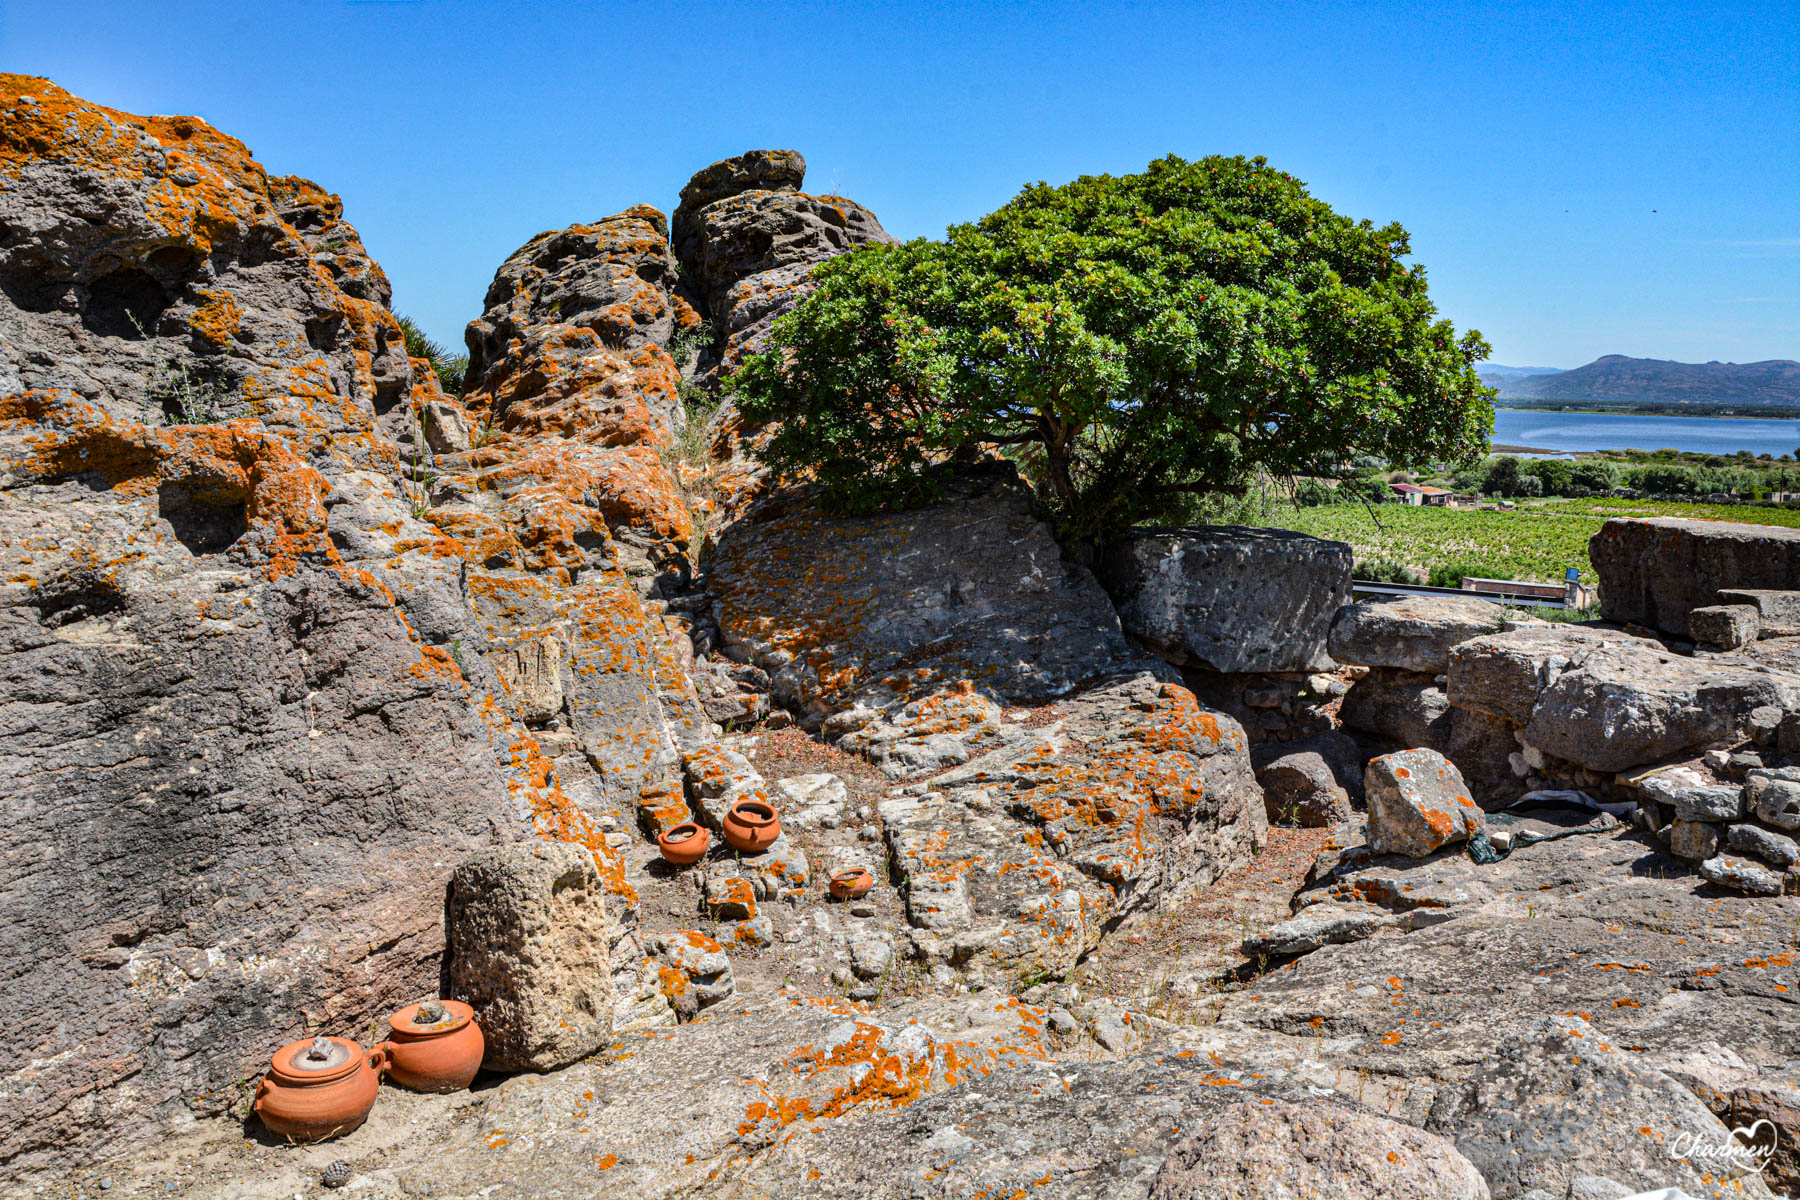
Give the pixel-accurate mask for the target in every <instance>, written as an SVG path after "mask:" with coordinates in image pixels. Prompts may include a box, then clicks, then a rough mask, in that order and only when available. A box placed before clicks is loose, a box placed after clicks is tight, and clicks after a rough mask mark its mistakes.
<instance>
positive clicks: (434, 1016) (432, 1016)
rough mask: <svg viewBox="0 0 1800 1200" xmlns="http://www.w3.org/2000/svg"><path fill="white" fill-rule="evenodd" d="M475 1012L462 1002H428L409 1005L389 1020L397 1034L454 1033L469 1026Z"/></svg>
mask: <svg viewBox="0 0 1800 1200" xmlns="http://www.w3.org/2000/svg"><path fill="white" fill-rule="evenodd" d="M474 1016H475V1010H474V1009H472V1008H470V1007H469V1006H468V1005H467V1004H464V1003H463V1002H462V1001H461V1000H427V1001H425V1002H424V1003H422V1004H409V1005H407V1006H406V1007H405V1008H403V1009H401V1010H400V1011H399V1012H397V1013H395V1014H394V1015H393V1016H391V1017H389V1018H388V1024H389V1025H391V1026H393V1028H394V1032H395V1033H419V1034H438V1033H454V1032H456V1031H457V1030H458V1029H461V1028H462V1027H463V1026H464V1025H467V1024H468V1023H469V1022H470V1020H472V1019H473V1018H474Z"/></svg>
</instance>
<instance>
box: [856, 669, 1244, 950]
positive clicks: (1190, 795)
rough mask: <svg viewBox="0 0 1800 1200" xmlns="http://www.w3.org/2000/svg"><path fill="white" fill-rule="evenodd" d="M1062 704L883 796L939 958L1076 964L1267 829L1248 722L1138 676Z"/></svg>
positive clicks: (1237, 862) (924, 928) (1188, 890)
mask: <svg viewBox="0 0 1800 1200" xmlns="http://www.w3.org/2000/svg"><path fill="white" fill-rule="evenodd" d="M1054 711H1055V714H1056V720H1055V721H1054V723H1052V724H1050V725H1046V726H1042V727H1040V728H1038V729H1035V730H1020V731H1018V734H1017V735H1016V736H1013V737H1009V738H1006V739H1002V740H998V741H997V743H996V745H995V747H994V748H993V749H991V750H989V751H988V752H987V753H985V754H982V755H980V756H978V757H974V758H971V759H970V760H969V761H968V762H966V763H964V764H963V765H962V766H960V767H956V768H954V769H952V770H950V771H946V772H944V773H942V774H940V775H937V776H935V777H934V778H932V779H930V780H928V781H926V782H924V783H915V784H909V785H906V786H904V787H901V788H899V789H896V790H895V791H894V792H893V793H891V794H890V795H889V797H888V799H886V800H883V801H882V802H881V804H880V805H879V806H878V811H879V812H880V814H881V820H882V826H883V829H884V832H885V834H886V837H887V843H888V849H889V852H890V854H891V855H892V856H893V858H894V860H895V862H896V863H898V864H899V867H900V870H901V871H902V873H903V874H904V875H905V878H906V887H905V899H906V915H907V921H908V923H909V924H910V925H911V926H912V940H913V943H914V945H915V947H916V948H917V952H918V953H919V955H921V956H922V957H923V958H924V959H925V960H926V961H927V962H928V963H931V964H934V965H937V966H942V967H945V968H949V967H952V966H955V967H958V968H966V969H969V970H973V971H975V972H976V973H978V974H980V975H983V976H985V977H987V978H989V979H990V980H991V979H993V978H994V976H995V975H996V974H998V975H1000V976H1001V977H1002V978H1006V977H1011V978H1018V977H1023V976H1029V975H1033V974H1039V973H1044V974H1049V975H1052V976H1058V977H1060V976H1061V975H1063V974H1065V973H1067V971H1068V970H1069V969H1070V968H1072V967H1073V966H1074V965H1075V962H1076V960H1077V959H1078V958H1080V956H1081V955H1082V954H1083V953H1084V952H1085V951H1087V950H1089V949H1092V948H1093V947H1094V946H1095V945H1097V944H1098V943H1099V940H1100V938H1101V936H1102V934H1103V932H1104V931H1105V929H1106V927H1107V924H1108V922H1109V921H1112V920H1115V919H1117V918H1119V917H1123V916H1125V915H1128V914H1130V913H1132V912H1137V911H1158V910H1163V909H1167V908H1168V907H1170V906H1172V905H1175V904H1178V903H1180V901H1181V900H1182V899H1183V898H1185V897H1189V896H1192V895H1193V894H1194V893H1195V892H1196V891H1197V890H1198V889H1200V888H1203V887H1205V886H1207V885H1209V884H1211V883H1213V882H1214V881H1216V880H1218V879H1219V878H1221V877H1222V876H1224V875H1225V874H1227V873H1228V872H1230V871H1232V870H1233V869H1235V868H1237V867H1238V866H1241V865H1242V864H1244V863H1246V862H1248V861H1249V859H1250V858H1251V857H1252V856H1253V855H1254V854H1255V853H1256V852H1257V851H1258V850H1259V849H1261V847H1262V845H1263V844H1264V841H1265V840H1266V836H1267V828H1268V819H1267V815H1266V813H1265V811H1264V802H1263V798H1262V793H1261V790H1260V789H1259V788H1258V787H1257V785H1256V781H1255V778H1254V776H1253V775H1252V774H1251V771H1250V763H1249V755H1248V753H1247V749H1248V748H1247V746H1246V744H1245V739H1244V734H1243V731H1242V729H1240V728H1239V727H1238V726H1237V723H1236V722H1234V721H1232V720H1231V718H1229V717H1226V716H1223V715H1222V714H1218V713H1213V712H1209V711H1207V710H1205V709H1204V708H1202V707H1201V706H1200V705H1199V704H1198V702H1197V701H1196V700H1195V699H1194V696H1193V693H1191V692H1189V691H1188V690H1187V689H1186V688H1183V687H1180V686H1178V685H1175V684H1168V683H1162V682H1160V681H1158V680H1157V679H1156V678H1155V676H1153V675H1150V674H1147V673H1146V674H1139V675H1132V676H1124V677H1119V678H1115V679H1113V680H1108V681H1103V682H1102V683H1100V684H1098V685H1096V686H1095V687H1093V688H1091V689H1088V690H1086V691H1083V692H1081V693H1078V694H1077V695H1075V696H1072V697H1069V698H1068V699H1066V700H1063V701H1059V702H1058V703H1057V705H1056V706H1055V710H1054Z"/></svg>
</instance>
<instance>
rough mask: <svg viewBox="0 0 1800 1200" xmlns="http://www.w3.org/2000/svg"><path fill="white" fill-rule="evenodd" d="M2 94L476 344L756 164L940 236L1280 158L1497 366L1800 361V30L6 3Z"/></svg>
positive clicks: (1586, 7) (1682, 18)
mask: <svg viewBox="0 0 1800 1200" xmlns="http://www.w3.org/2000/svg"><path fill="white" fill-rule="evenodd" d="M0 67H3V68H4V69H6V70H13V71H24V72H28V73H31V74H39V75H47V76H49V77H50V78H52V79H54V80H56V81H57V82H58V83H60V84H62V85H63V86H65V87H67V88H68V89H69V90H71V91H73V92H75V93H76V94H78V95H81V96H84V97H87V98H89V99H91V100H94V101H97V102H99V103H102V104H106V105H109V106H112V107H115V108H122V109H125V110H127V111H132V112H161V113H169V112H184V113H197V114H199V115H200V116H203V117H205V118H206V119H207V120H209V121H211V122H212V123H213V124H214V125H216V126H218V127H219V128H220V129H222V130H224V131H225V132H227V133H230V134H233V135H235V136H237V137H239V138H242V139H243V140H244V141H245V142H247V143H248V144H249V145H250V146H251V148H252V149H254V150H255V151H256V154H257V157H258V158H259V159H260V160H261V161H262V162H263V163H264V164H265V165H267V166H268V167H269V168H270V169H271V170H272V171H275V172H278V173H293V174H300V175H306V176H309V177H311V178H313V179H316V180H318V181H319V182H320V183H322V184H324V185H325V186H326V187H328V188H330V189H331V190H333V191H336V192H339V193H340V194H342V195H343V197H344V203H345V209H346V215H347V216H348V217H349V218H350V220H351V221H352V222H354V223H355V224H356V225H357V227H358V228H359V229H361V231H362V233H363V236H364V240H365V241H366V242H367V243H368V246H369V248H370V250H371V251H372V252H373V253H374V255H375V256H376V257H377V258H378V259H379V260H380V261H381V263H382V264H383V265H384V266H385V267H386V269H387V271H388V274H389V275H390V276H391V277H392V279H393V281H394V303H395V307H396V308H397V309H399V310H400V311H403V312H407V313H410V314H412V315H413V316H415V317H416V318H417V319H418V320H419V321H420V322H421V324H423V325H424V326H425V327H426V329H427V330H428V332H430V333H431V334H432V335H433V336H435V337H438V338H439V339H441V340H444V341H447V342H453V343H460V341H461V334H462V327H463V325H464V324H465V323H466V322H467V321H468V320H470V319H471V318H473V317H474V316H476V315H477V314H478V312H479V309H480V305H481V297H482V294H483V292H484V291H485V289H486V287H487V283H488V281H489V279H490V278H491V277H492V275H493V272H494V268H495V267H497V266H498V265H499V264H500V262H501V261H502V260H503V259H505V257H506V256H507V255H508V254H509V253H511V251H512V250H514V249H515V248H516V247H517V246H519V245H520V244H521V243H522V242H523V241H525V239H527V238H529V237H530V236H531V235H532V234H534V233H536V232H538V231H540V230H543V229H548V228H553V227H558V226H562V225H567V224H569V223H571V222H574V221H581V220H592V219H594V218H596V217H599V216H604V215H606V214H608V213H612V212H617V211H619V210H620V209H623V208H626V207H628V206H630V205H632V204H636V203H641V202H649V203H652V204H655V205H656V206H657V207H659V208H662V209H664V210H665V211H668V210H670V209H672V208H673V206H674V203H675V198H676V194H677V193H678V192H679V190H680V188H681V185H682V184H683V183H684V182H685V181H686V180H687V178H688V176H689V175H691V174H692V173H693V172H694V171H696V170H698V169H699V168H700V167H702V166H705V165H706V164H707V163H710V162H713V161H714V160H716V159H719V158H723V157H726V156H728V155H731V154H735V153H738V152H740V151H743V150H746V149H750V148H753V147H791V148H795V149H798V150H800V151H801V152H802V153H804V154H805V156H806V159H807V162H808V165H809V171H808V177H807V184H806V186H807V190H809V191H831V192H838V193H842V194H844V195H847V196H850V197H852V198H854V199H856V200H858V201H861V202H862V203H864V204H866V205H868V206H869V207H870V208H871V209H873V210H874V211H875V213H876V214H877V215H878V216H879V217H880V218H881V220H882V222H883V224H884V225H885V226H886V227H887V229H888V230H889V232H891V233H894V234H895V235H897V236H900V237H917V236H935V235H937V234H939V233H941V232H942V230H943V228H944V226H945V225H947V224H949V223H952V222H956V221H962V220H969V219H973V218H975V217H978V216H980V215H982V214H983V213H985V212H988V211H989V210H991V209H993V208H995V207H996V206H998V205H1000V204H1002V203H1004V202H1005V201H1006V200H1007V199H1008V198H1009V197H1011V196H1012V195H1013V194H1014V193H1015V192H1016V191H1017V190H1018V188H1019V187H1020V186H1021V185H1022V184H1024V183H1026V182H1029V181H1032V180H1038V179H1045V180H1049V181H1051V182H1061V181H1064V180H1067V179H1070V178H1073V177H1074V176H1076V175H1080V174H1087V173H1095V172H1103V171H1104V172H1124V171H1131V170H1134V169H1138V168H1141V167H1142V166H1143V165H1144V163H1146V162H1147V161H1149V160H1150V159H1152V158H1155V157H1158V156H1161V155H1163V154H1168V153H1175V154H1180V155H1182V156H1184V157H1195V156H1199V155H1204V154H1211V153H1241V154H1262V155H1265V156H1267V157H1268V158H1269V160H1270V161H1271V162H1273V163H1274V164H1276V165H1277V166H1279V167H1281V168H1283V169H1285V170H1288V171H1291V172H1292V173H1293V174H1295V175H1297V176H1299V177H1300V178H1301V179H1303V180H1305V181H1307V183H1308V184H1309V185H1310V187H1311V188H1312V190H1313V192H1314V194H1315V195H1318V196H1320V197H1321V198H1323V199H1325V200H1326V201H1328V202H1329V203H1331V204H1332V205H1333V206H1334V207H1336V208H1337V209H1339V211H1342V212H1346V213H1349V214H1352V215H1355V216H1359V217H1360V216H1366V217H1369V218H1371V219H1373V220H1375V221H1376V222H1377V223H1381V222H1385V221H1388V220H1398V221H1400V222H1401V223H1402V224H1404V225H1405V226H1406V227H1407V229H1408V230H1410V231H1411V233H1412V235H1413V249H1414V252H1415V254H1416V256H1417V258H1418V260H1419V261H1420V262H1422V263H1424V264H1425V265H1426V266H1427V267H1428V268H1429V271H1430V280H1431V287H1432V293H1433V295H1434V297H1435V298H1436V299H1437V301H1438V304H1439V307H1440V308H1441V309H1442V310H1443V311H1444V312H1445V313H1446V314H1447V315H1448V316H1450V317H1451V319H1452V320H1454V321H1455V322H1456V323H1457V325H1458V326H1459V327H1469V326H1473V327H1475V328H1478V329H1480V330H1481V331H1482V332H1483V333H1485V334H1486V335H1487V337H1488V339H1489V340H1490V341H1491V342H1492V343H1493V345H1494V357H1495V359H1496V360H1498V361H1501V362H1505V363H1511V364H1516V365H1550V366H1562V367H1571V366H1576V365H1579V364H1581V363H1583V362H1586V361H1589V360H1590V359H1593V358H1595V357H1597V356H1598V355H1600V354H1605V353H1620V354H1632V355H1641V356H1648V357H1656V358H1676V359H1683V360H1688V361H1704V360H1707V359H1714V358H1717V359H1725V360H1732V361H1739V362H1744V361H1751V360H1755V359H1763V358H1800V5H1797V4H1795V3H1793V0H1786V2H1784V3H1771V4H1755V3H1741V4H1723V5H1709V4H1704V3H1684V4H1618V5H1607V4H1584V3H1579V2H1577V0H1564V2H1563V3H1557V4H1544V5H1531V4H1458V3H1454V2H1450V0H1444V2H1440V3H1419V4H1411V3H1396V4H1386V5H1372V4H1347V3H1343V4H1328V3H1315V4H1300V3H1283V2H1281V0H1263V2H1261V3H1246V4H1188V5H1160V4H1115V5H1105V6H1102V5H1058V4H1004V3H966V4H938V5H932V4H922V3H921V4H892V5H889V4H861V3H850V2H839V3H829V4H827V3H819V4H791V3H777V2H773V0H763V2H745V3H737V4H702V3H691V4H661V3H650V2H644V3H630V4H625V3H607V4H600V3H590V4H520V3H505V2H502V0H486V2H480V3H460V2H449V0H377V2H360V3H358V2H351V3H343V2H335V0H321V2H318V3H306V4H298V3H274V2H267V0H258V2H255V3H247V2H244V3H171V2H164V0H132V2H130V3H119V4H110V3H85V2H82V0H4V3H3V4H0Z"/></svg>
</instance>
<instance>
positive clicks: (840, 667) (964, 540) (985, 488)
mask: <svg viewBox="0 0 1800 1200" xmlns="http://www.w3.org/2000/svg"><path fill="white" fill-rule="evenodd" d="M710 582H711V587H712V590H713V593H714V594H715V595H716V596H717V597H718V613H719V627H720V630H721V633H722V635H723V638H724V642H725V646H726V648H727V650H729V651H731V652H734V653H737V654H739V655H741V656H744V657H748V658H750V659H752V660H754V661H755V662H756V663H758V664H759V665H761V666H763V667H764V668H765V669H766V670H767V671H768V672H769V674H770V676H771V677H772V689H773V694H774V696H775V698H776V700H778V701H779V702H781V703H783V704H785V705H788V706H790V707H792V708H793V709H795V710H796V711H798V712H801V713H805V714H809V715H811V716H812V717H813V718H815V719H818V718H823V717H826V716H829V715H830V714H832V713H835V712H838V711H840V710H844V709H847V708H849V707H850V706H851V705H852V704H854V703H855V702H857V701H858V700H859V699H863V698H866V697H868V696H871V695H873V696H877V697H879V702H880V703H881V704H884V705H885V704H886V703H887V702H889V701H891V700H894V699H908V698H912V697H923V696H926V695H929V694H931V693H932V692H934V691H936V690H938V689H940V688H942V687H944V686H945V685H947V684H958V683H978V684H979V685H980V686H981V688H982V689H984V690H985V691H986V692H989V693H992V694H996V695H998V696H1000V697H1003V698H1008V699H1012V698H1023V699H1037V698H1045V697H1050V696H1057V695H1062V694H1065V693H1067V692H1069V691H1071V690H1073V689H1074V688H1075V687H1076V686H1077V685H1079V684H1080V683H1082V682H1083V681H1085V680H1089V679H1093V678H1096V677H1098V676H1102V675H1106V674H1109V673H1112V672H1116V671H1119V670H1122V669H1125V668H1127V667H1137V666H1141V665H1144V664H1145V662H1146V659H1145V658H1144V656H1143V655H1142V654H1141V653H1139V652H1137V651H1134V650H1133V649H1132V648H1131V646H1130V645H1129V644H1128V643H1127V642H1126V640H1125V636H1124V634H1123V633H1122V632H1121V630H1120V629H1119V619H1118V617H1117V615H1116V614H1115V613H1114V612H1113V608H1112V605H1111V604H1110V603H1109V602H1108V601H1107V598H1106V593H1105V592H1103V591H1101V590H1100V587H1099V585H1098V584H1097V583H1095V581H1094V577H1093V575H1092V573H1090V572H1089V571H1088V570H1087V569H1086V568H1084V567H1081V566H1077V565H1074V564H1071V563H1070V562H1068V561H1067V560H1066V559H1064V557H1063V555H1062V550H1061V548H1060V547H1059V546H1058V545H1057V543H1056V539H1055V537H1054V536H1052V532H1051V530H1050V527H1049V526H1048V525H1047V524H1045V523H1044V522H1043V521H1042V520H1040V519H1039V518H1038V517H1037V516H1036V515H1035V514H1034V513H1033V512H1032V509H1031V502H1030V496H1029V494H1028V493H1027V491H1026V489H1025V488H1024V487H1023V485H1021V484H1020V483H1018V482H1017V479H1016V477H1014V476H1012V473H1011V470H1010V468H1007V469H1006V470H1005V471H1004V472H1000V471H990V472H987V473H977V474H973V475H970V476H968V477H965V478H963V479H960V480H957V481H955V482H954V483H953V484H952V486H951V487H950V488H949V494H948V495H947V496H946V498H945V499H944V500H943V501H942V502H940V503H937V504H934V505H930V506H928V507H925V508H919V509H909V510H907V511H904V512H894V513H883V514H880V515H877V516H870V517H834V516H828V515H826V514H824V513H822V512H820V511H819V510H818V509H817V508H816V507H814V506H813V505H811V504H810V503H808V502H807V501H806V500H805V498H804V497H795V498H779V497H778V498H774V499H771V500H770V501H768V502H765V504H764V506H763V507H762V508H760V509H758V510H757V511H756V512H754V513H752V514H751V515H750V516H748V517H746V518H745V519H743V520H740V521H737V522H735V523H733V524H731V525H730V526H728V527H727V528H726V529H724V530H723V531H722V532H721V533H720V535H719V543H718V549H717V552H716V553H715V555H714V557H713V560H712V568H711V580H710ZM871 715H872V714H871ZM965 715H967V714H965ZM865 720H866V718H865Z"/></svg>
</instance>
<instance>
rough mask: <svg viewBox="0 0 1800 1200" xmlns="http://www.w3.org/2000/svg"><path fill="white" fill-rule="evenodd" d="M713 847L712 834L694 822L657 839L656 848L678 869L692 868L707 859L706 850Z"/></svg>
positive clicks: (676, 828) (680, 826)
mask: <svg viewBox="0 0 1800 1200" xmlns="http://www.w3.org/2000/svg"><path fill="white" fill-rule="evenodd" d="M710 845H712V834H710V833H708V832H706V830H704V829H702V828H700V826H698V825H696V824H694V823H693V822H692V821H688V822H687V823H685V824H682V825H677V826H676V827H675V828H673V829H671V830H669V832H667V833H665V834H663V835H662V836H661V837H659V838H657V839H656V848H657V849H658V850H661V851H662V856H663V858H664V859H666V860H667V861H669V862H672V863H674V864H675V865H676V866H678V867H690V866H692V865H694V864H695V863H697V862H699V861H700V860H701V859H702V858H704V857H706V848H707V847H708V846H710Z"/></svg>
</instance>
